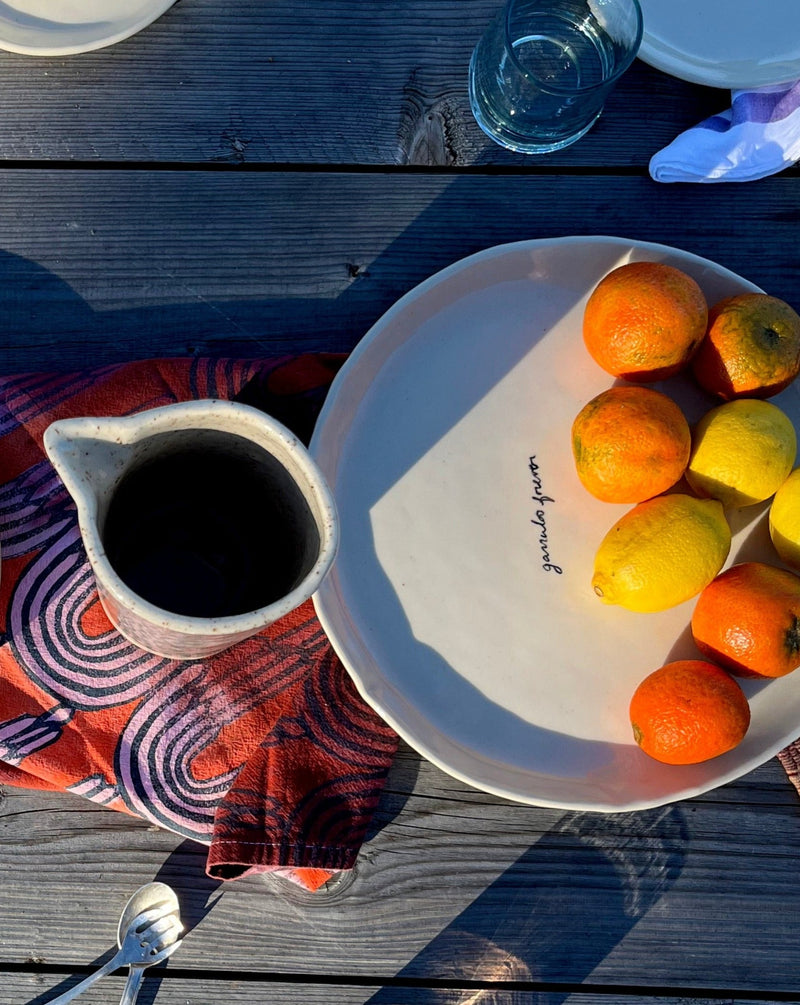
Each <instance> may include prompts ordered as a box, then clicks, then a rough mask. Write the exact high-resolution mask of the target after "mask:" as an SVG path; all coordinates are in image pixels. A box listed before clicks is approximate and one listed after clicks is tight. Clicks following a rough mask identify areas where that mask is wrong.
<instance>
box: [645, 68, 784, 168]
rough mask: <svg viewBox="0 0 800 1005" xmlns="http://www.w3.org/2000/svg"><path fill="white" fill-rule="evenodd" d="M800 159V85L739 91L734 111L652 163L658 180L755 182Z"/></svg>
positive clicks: (679, 140) (716, 118)
mask: <svg viewBox="0 0 800 1005" xmlns="http://www.w3.org/2000/svg"><path fill="white" fill-rule="evenodd" d="M797 160H800V81H797V82H795V83H792V84H778V85H775V86H771V87H759V88H757V89H755V90H749V91H733V92H732V104H731V108H730V109H728V110H727V111H725V112H722V113H721V114H719V115H712V116H711V118H708V119H705V120H704V121H703V122H701V123H700V124H699V125H697V126H694V127H692V128H691V129H687V130H686V132H684V133H681V134H680V136H678V137H677V138H676V139H674V140H673V141H672V143H670V144H669V145H668V146H666V147H664V149H663V150H660V151H659V152H658V153H657V154H655V155H654V156H653V157H652V159H651V160H650V175H651V177H652V178H654V179H655V180H656V181H663V182H674V181H695V182H715V181H753V180H755V179H757V178H766V177H767V175H771V174H775V173H776V172H777V171H781V170H783V168H785V167H789V165H791V164H794V162H795V161H797Z"/></svg>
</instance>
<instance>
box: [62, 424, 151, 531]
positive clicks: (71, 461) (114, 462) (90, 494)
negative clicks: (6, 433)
mask: <svg viewBox="0 0 800 1005" xmlns="http://www.w3.org/2000/svg"><path fill="white" fill-rule="evenodd" d="M117 425H118V423H117V422H115V421H114V420H109V421H108V423H105V422H104V421H103V419H82V418H80V419H60V420H58V421H56V422H53V423H51V424H50V425H49V426H48V427H47V429H46V430H45V434H44V448H45V452H46V453H47V456H48V457H49V458H50V461H51V463H52V465H53V467H54V468H55V469H56V472H57V473H58V475H59V477H60V478H61V480H62V481H63V482H64V485H65V486H66V488H67V491H68V492H69V494H70V495H71V496H72V498H73V499H74V500H75V503H76V505H77V506H78V509H79V511H80V510H82V509H85V511H86V514H87V515H88V516H91V517H94V518H95V519H96V518H97V515H98V513H99V512H101V511H102V510H103V508H104V503H105V502H106V501H107V500H108V499H109V497H110V496H111V493H112V492H113V491H114V489H115V488H116V486H117V485H118V484H119V481H120V478H121V477H122V475H123V473H124V471H125V469H126V468H127V467H128V465H129V463H130V458H131V451H132V447H131V444H129V443H123V442H121V440H120V438H119V436H118V434H117V432H116V428H115V427H116V426H117Z"/></svg>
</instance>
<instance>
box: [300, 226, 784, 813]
mask: <svg viewBox="0 0 800 1005" xmlns="http://www.w3.org/2000/svg"><path fill="white" fill-rule="evenodd" d="M640 259H649V260H654V261H664V262H668V263H671V264H673V265H676V266H678V267H680V268H682V269H684V270H685V271H687V272H688V273H690V274H691V275H693V276H694V277H695V278H696V279H697V281H698V282H699V283H700V285H701V286H702V288H703V289H704V291H705V293H706V296H707V297H708V299H709V301H710V302H712V303H713V302H714V301H716V300H718V299H721V298H722V297H723V296H727V295H729V294H733V293H736V292H740V291H751V290H757V287H755V286H754V285H753V284H752V283H749V282H747V281H746V280H744V279H742V278H740V277H738V276H736V275H735V274H733V273H732V272H729V271H727V270H726V269H723V268H721V267H720V266H718V265H715V264H714V263H713V262H710V261H706V260H704V259H702V258H698V257H695V256H693V255H689V254H685V253H683V252H681V251H678V250H675V249H672V248H668V247H664V246H662V245H657V244H644V243H641V242H635V241H627V240H622V239H618V238H604V237H587V238H580V237H576V238H565V239H561V240H544V241H526V242H522V243H518V244H510V245H505V246H500V247H495V248H490V249H488V250H486V251H484V252H481V253H480V254H477V255H474V256H472V257H470V258H467V259H465V260H464V261H461V262H457V263H456V264H455V265H452V266H450V267H449V268H447V269H445V270H444V271H443V272H441V273H439V274H438V275H435V276H433V277H432V278H430V279H428V280H426V281H425V282H423V283H422V284H421V285H420V286H418V287H417V288H416V289H414V290H412V291H411V292H410V293H408V294H407V295H406V296H404V297H403V298H402V299H401V300H400V301H398V303H396V304H395V305H394V306H393V307H392V308H391V309H390V310H389V311H387V313H386V314H385V315H384V316H383V317H382V318H381V319H380V320H379V321H378V322H377V324H375V325H374V326H373V328H372V329H371V330H370V331H369V333H368V334H367V335H366V336H365V337H364V339H363V340H362V342H361V343H360V344H359V345H358V347H357V348H356V350H355V351H354V353H353V354H352V356H351V357H350V359H349V360H348V362H347V364H346V365H345V367H344V368H343V369H342V371H341V373H340V374H339V375H338V377H337V378H336V380H335V382H334V385H333V387H332V389H331V392H330V394H329V396H328V398H327V401H326V403H325V407H324V409H323V412H322V414H321V416H320V420H319V423H318V426H317V429H316V431H315V435H314V438H313V441H312V444H311V451H312V454H313V455H314V456H315V458H316V460H317V461H318V463H319V465H320V466H321V468H322V470H323V472H324V474H325V475H326V476H327V478H328V479H329V481H330V484H331V487H332V488H333V491H334V495H335V497H336V500H337V505H338V508H339V512H340V517H341V546H340V551H339V555H338V558H337V559H336V562H335V564H334V566H333V570H332V572H331V573H330V574H329V576H328V578H327V579H326V580H325V581H324V582H323V584H322V586H321V588H320V590H319V591H318V593H317V594H316V597H315V603H316V607H317V611H318V613H319V617H320V619H321V621H322V623H323V626H324V628H325V630H326V631H327V633H328V635H329V636H330V638H331V640H332V642H333V645H334V647H335V649H336V651H337V652H338V653H339V655H340V656H341V658H342V660H343V661H344V663H345V665H346V667H347V669H348V670H349V672H350V674H351V675H352V677H353V679H354V681H355V683H356V685H357V687H358V688H359V690H360V692H361V693H362V695H363V696H364V697H365V698H366V700H367V701H368V702H369V703H370V704H371V705H372V706H373V707H374V708H375V709H376V710H377V711H378V712H379V713H380V714H381V715H382V716H383V717H384V718H385V719H386V720H387V721H388V722H389V723H390V724H391V725H392V726H393V727H394V728H395V729H396V730H397V731H398V732H399V733H400V734H401V736H403V737H404V738H405V740H406V741H407V742H408V743H410V744H411V745H412V746H413V747H415V748H416V749H417V750H418V751H419V752H420V753H422V754H423V755H424V756H425V757H427V758H429V759H430V760H431V761H433V762H434V763H435V764H437V765H439V766H440V767H441V768H443V769H444V770H445V771H447V772H449V773H450V774H452V775H454V776H455V777H457V778H460V779H462V780H464V781H466V782H468V783H470V784H472V785H474V786H476V787H478V788H481V789H484V790H486V791H489V792H492V793H497V794H499V795H502V796H507V797H509V798H511V799H514V800H518V801H522V802H527V803H534V804H538V805H544V806H556V807H565V808H572V809H586V810H601V811H615V810H633V809H642V808H645V807H651V806H657V805H660V804H664V803H667V802H670V801H673V800H677V799H681V798H684V797H686V796H691V795H694V794H697V793H700V792H703V791H706V790H708V789H711V788H713V787H715V786H718V785H720V784H722V783H724V782H726V781H729V780H731V779H734V778H736V777H737V776H739V775H742V774H743V773H745V772H747V771H749V770H750V769H751V768H754V767H755V766H757V765H758V764H760V763H761V762H763V761H765V760H767V759H768V758H770V757H771V756H772V755H773V754H775V753H776V752H777V751H778V750H779V749H781V748H782V747H783V746H785V745H786V744H787V743H788V742H789V741H791V740H793V739H795V737H796V736H798V735H800V671H798V673H797V674H795V675H790V676H789V677H786V678H784V679H782V680H778V681H771V682H769V683H767V684H763V683H755V684H753V683H745V685H744V686H745V690H746V691H747V693H748V695H749V696H750V698H751V703H752V711H753V718H752V725H751V728H750V731H749V733H748V735H747V737H746V738H745V740H744V741H743V742H742V744H741V745H740V746H739V747H738V748H737V749H736V750H735V751H732V752H730V753H728V754H726V755H724V756H722V757H719V758H717V759H715V760H713V761H709V762H706V763H704V764H700V765H695V766H691V767H671V766H666V765H661V764H659V763H657V762H656V761H654V760H652V759H650V758H648V757H647V756H646V755H645V754H643V753H642V752H641V751H640V750H639V749H638V748H637V747H636V745H635V744H634V742H633V737H632V735H631V728H630V724H629V721H628V703H629V700H630V696H631V694H632V692H633V690H634V688H635V686H636V685H637V684H638V682H639V681H640V680H641V679H642V678H643V677H644V676H646V675H647V674H648V673H650V672H651V671H652V670H655V669H656V668H657V667H659V666H660V665H661V664H663V663H664V662H666V661H668V660H670V659H674V658H682V657H696V656H697V655H698V654H697V652H696V650H695V649H694V646H693V643H692V641H691V636H690V633H689V621H690V617H691V612H692V609H693V603H694V602H693V601H689V602H687V603H685V604H683V605H681V606H680V607H677V608H673V609H672V610H670V611H664V612H661V613H659V614H635V613H631V612H629V611H625V610H622V609H621V608H618V607H608V606H605V605H603V604H602V603H601V602H600V601H599V600H598V598H597V597H596V596H595V595H594V593H593V592H592V589H591V585H590V581H591V576H592V563H593V558H594V553H595V551H596V549H597V546H598V545H599V543H600V540H601V538H602V537H603V535H604V534H605V533H606V531H607V530H608V528H609V527H611V525H612V524H613V523H614V522H615V521H616V520H617V519H618V518H619V517H620V516H621V515H622V513H624V512H625V511H626V509H627V508H628V507H625V506H615V505H609V504H606V503H601V502H598V501H597V500H595V499H594V498H593V497H591V496H590V495H589V494H588V493H587V492H586V491H585V490H584V489H583V487H582V486H581V484H580V483H579V481H578V478H577V476H576V474H575V470H574V465H573V460H572V454H571V446H570V427H571V424H572V420H573V418H574V416H575V415H576V414H577V412H578V411H579V410H580V408H581V407H582V406H583V405H584V404H585V402H587V401H588V400H589V399H590V398H592V397H593V396H594V395H595V394H598V393H599V392H600V391H602V390H604V389H605V388H606V387H608V386H610V384H611V383H612V378H611V377H609V376H608V375H607V374H606V373H604V372H603V371H602V370H601V369H600V368H599V367H598V366H597V365H596V364H595V363H594V362H593V361H592V360H591V358H590V357H589V356H588V354H587V352H586V350H585V348H584V346H583V340H582V336H581V319H582V315H583V308H584V304H585V302H586V299H587V297H588V295H589V293H590V292H591V290H592V289H593V288H594V286H595V285H596V284H597V283H598V282H599V280H600V279H601V278H602V277H603V276H604V275H605V274H606V273H607V272H609V271H610V270H611V269H613V268H615V267H616V266H617V265H621V264H623V263H624V262H628V261H635V260H640ZM661 386H662V387H664V388H665V389H668V390H669V391H670V393H672V394H673V395H675V396H676V397H677V399H678V400H679V401H680V403H681V405H682V406H683V407H684V409H685V411H686V413H687V416H688V418H689V419H690V421H691V420H693V419H696V418H697V417H698V416H699V415H700V414H701V413H702V411H703V410H705V408H707V407H709V405H710V404H712V402H710V401H709V399H707V398H705V397H704V396H703V395H702V394H701V393H700V392H699V391H698V390H696V389H695V388H694V386H693V385H692V384H691V383H690V382H689V381H688V380H684V379H683V378H673V380H672V381H671V382H668V383H667V384H665V385H661ZM773 400H774V401H775V402H776V403H777V404H779V405H781V406H782V407H784V408H785V409H786V410H787V411H789V412H790V414H791V415H792V417H793V419H794V420H795V421H796V422H797V421H800V396H798V393H797V390H796V388H795V387H792V388H790V389H788V390H787V391H784V392H783V393H782V394H781V395H779V396H778V397H776V398H774V399H773ZM731 519H732V521H733V523H734V531H735V534H734V545H733V548H732V551H731V556H730V560H729V563H728V564H731V563H732V562H734V561H736V560H742V559H745V558H758V557H760V556H761V557H764V556H767V555H769V556H770V559H772V553H771V552H770V551H769V547H770V546H769V541H768V535H767V529H766V507H765V506H762V507H756V508H751V509H748V510H743V511H741V512H740V513H734V514H731Z"/></svg>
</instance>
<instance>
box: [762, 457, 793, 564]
mask: <svg viewBox="0 0 800 1005" xmlns="http://www.w3.org/2000/svg"><path fill="white" fill-rule="evenodd" d="M769 536H770V537H771V538H772V543H773V544H774V545H775V551H777V553H778V554H779V555H780V557H781V558H782V559H783V561H784V562H785V563H786V564H787V565H790V566H791V567H792V568H793V569H800V468H797V469H795V470H794V471H793V472H792V473H791V474H790V475H789V477H788V478H787V479H786V481H785V482H784V483H783V485H781V487H780V488H779V489H778V491H777V492H776V493H775V498H774V499H773V500H772V505H771V506H770V508H769Z"/></svg>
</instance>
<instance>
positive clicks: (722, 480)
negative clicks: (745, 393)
mask: <svg viewBox="0 0 800 1005" xmlns="http://www.w3.org/2000/svg"><path fill="white" fill-rule="evenodd" d="M796 454H797V436H796V435H795V431H794V426H793V425H792V422H791V419H790V418H789V417H788V415H786V413H785V412H782V411H781V410H780V408H778V406H777V405H773V404H772V402H770V401H762V400H761V399H757V398H739V399H738V400H736V401H728V402H726V403H725V404H724V405H718V406H717V407H716V408H712V409H711V411H710V412H706V414H705V415H704V416H703V418H702V419H701V420H700V421H699V422H698V423H697V426H696V427H695V429H694V431H693V433H692V453H691V456H690V457H689V464H688V467H687V468H686V480H687V481H688V482H689V484H690V485H691V487H692V488H693V489H694V490H695V492H697V493H698V494H699V495H702V496H710V497H711V498H712V499H719V500H720V502H721V503H722V504H723V505H724V506H726V507H741V506H752V505H753V504H754V503H760V502H763V501H764V500H765V499H769V497H770V496H771V495H774V493H775V492H776V491H777V490H778V488H779V487H780V486H781V485H782V484H783V482H784V481H785V480H786V478H787V476H788V474H789V472H790V471H791V470H792V467H793V466H794V461H795V456H796Z"/></svg>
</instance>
